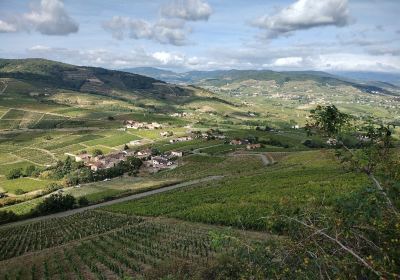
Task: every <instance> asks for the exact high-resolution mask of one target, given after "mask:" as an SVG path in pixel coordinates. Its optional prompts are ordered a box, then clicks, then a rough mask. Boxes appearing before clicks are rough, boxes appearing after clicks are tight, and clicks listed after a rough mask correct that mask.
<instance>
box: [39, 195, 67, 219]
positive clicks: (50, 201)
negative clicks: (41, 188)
mask: <svg viewBox="0 0 400 280" xmlns="http://www.w3.org/2000/svg"><path fill="white" fill-rule="evenodd" d="M74 205H75V197H73V196H72V195H69V194H67V195H63V194H60V193H58V194H52V195H50V196H49V197H46V198H45V199H44V200H43V202H41V203H40V204H39V205H38V206H37V207H36V211H37V212H38V213H39V214H41V215H43V214H50V213H56V212H61V211H66V210H69V209H72V208H74Z"/></svg>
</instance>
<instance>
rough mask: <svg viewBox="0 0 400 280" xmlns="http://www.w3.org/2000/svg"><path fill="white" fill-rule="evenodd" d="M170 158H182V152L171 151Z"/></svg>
mask: <svg viewBox="0 0 400 280" xmlns="http://www.w3.org/2000/svg"><path fill="white" fill-rule="evenodd" d="M171 156H172V157H183V152H178V151H172V152H171Z"/></svg>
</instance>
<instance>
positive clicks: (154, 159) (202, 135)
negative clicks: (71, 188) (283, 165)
mask: <svg viewBox="0 0 400 280" xmlns="http://www.w3.org/2000/svg"><path fill="white" fill-rule="evenodd" d="M124 125H125V127H126V128H128V127H129V128H133V129H150V130H152V129H162V125H161V124H158V123H146V122H139V121H134V120H129V121H126V122H125V123H124ZM173 135H174V133H173V132H172V131H161V132H160V136H161V137H169V138H171V137H172V136H173ZM194 139H204V140H224V143H226V144H230V145H232V146H244V147H245V148H246V149H247V150H254V149H258V148H261V147H262V144H260V143H255V142H254V141H251V140H249V139H233V140H229V139H227V137H226V135H224V134H223V132H222V131H220V130H215V129H209V130H207V131H199V130H198V131H192V130H188V131H187V135H185V136H180V137H175V138H171V139H169V140H168V142H169V144H170V145H171V144H175V143H180V142H187V141H192V140H194ZM144 144H147V143H145V142H143V141H142V140H132V141H130V142H129V143H127V144H126V145H125V146H124V148H123V149H121V150H118V151H115V152H111V153H108V154H105V155H104V154H102V153H101V154H97V155H93V154H90V153H88V152H87V151H83V152H81V153H79V154H77V155H73V156H74V157H75V161H76V162H82V163H83V164H84V165H85V166H86V167H88V168H90V170H91V171H93V172H97V171H99V170H104V169H109V168H112V167H115V166H116V165H117V164H118V163H120V162H121V161H126V160H127V159H128V158H129V157H136V158H139V159H140V160H142V162H143V165H142V167H141V171H142V172H144V173H156V172H158V171H161V170H165V169H173V168H176V167H177V166H178V161H177V160H178V159H179V158H182V157H183V156H184V152H182V151H177V150H171V151H168V152H165V153H160V152H158V151H157V149H153V148H152V147H151V146H148V145H145V147H144V148H142V149H133V148H132V146H141V145H144ZM69 155H70V154H69Z"/></svg>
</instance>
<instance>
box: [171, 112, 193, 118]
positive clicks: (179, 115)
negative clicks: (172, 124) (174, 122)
mask: <svg viewBox="0 0 400 280" xmlns="http://www.w3.org/2000/svg"><path fill="white" fill-rule="evenodd" d="M191 115H192V114H191V113H185V112H183V113H173V114H171V115H170V116H171V117H177V118H184V117H188V116H191Z"/></svg>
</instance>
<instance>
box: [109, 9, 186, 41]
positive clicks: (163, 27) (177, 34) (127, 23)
mask: <svg viewBox="0 0 400 280" xmlns="http://www.w3.org/2000/svg"><path fill="white" fill-rule="evenodd" d="M103 28H104V29H105V30H106V31H108V32H110V33H111V34H112V36H113V37H114V38H116V39H119V40H122V39H124V38H125V36H126V35H128V36H129V37H130V38H132V39H147V40H152V41H156V42H159V43H161V44H171V45H176V46H182V45H185V44H187V38H186V37H187V34H188V33H189V32H190V29H188V28H186V27H185V25H184V22H183V21H179V20H165V19H161V20H159V21H158V22H156V23H154V24H153V23H150V22H148V21H145V20H141V19H139V20H137V19H132V18H129V17H120V16H114V17H113V18H112V19H111V20H109V21H106V22H104V23H103Z"/></svg>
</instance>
